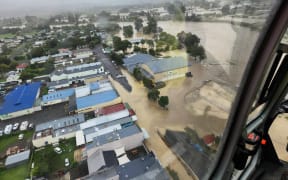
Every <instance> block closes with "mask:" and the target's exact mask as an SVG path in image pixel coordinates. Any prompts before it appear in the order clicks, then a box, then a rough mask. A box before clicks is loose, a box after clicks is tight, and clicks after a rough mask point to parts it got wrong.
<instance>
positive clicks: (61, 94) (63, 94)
mask: <svg viewBox="0 0 288 180" xmlns="http://www.w3.org/2000/svg"><path fill="white" fill-rule="evenodd" d="M74 93H75V90H74V89H73V88H70V89H65V90H61V91H55V92H52V93H49V94H47V95H44V96H43V97H42V102H43V103H46V102H49V101H54V100H58V99H64V98H67V97H69V96H72V95H73V94H74Z"/></svg>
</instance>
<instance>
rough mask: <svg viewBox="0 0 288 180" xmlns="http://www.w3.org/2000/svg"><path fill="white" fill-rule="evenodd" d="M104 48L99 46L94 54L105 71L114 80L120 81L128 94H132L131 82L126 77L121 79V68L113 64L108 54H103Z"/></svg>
mask: <svg viewBox="0 0 288 180" xmlns="http://www.w3.org/2000/svg"><path fill="white" fill-rule="evenodd" d="M102 48H103V47H102V46H100V45H99V46H97V47H96V48H95V49H94V50H93V52H94V53H95V54H96V56H97V57H98V59H99V61H100V62H102V64H103V65H104V67H105V69H106V70H108V71H109V72H110V75H111V77H112V78H113V79H114V80H116V81H118V82H119V83H120V84H121V85H122V86H123V87H124V88H125V89H126V90H127V91H128V92H131V91H132V87H131V85H130V84H129V82H128V81H127V79H126V77H124V76H123V77H119V75H123V74H122V72H121V70H120V68H119V66H117V65H114V64H113V63H112V61H111V59H110V58H109V57H108V56H107V55H106V54H104V53H103V51H102ZM117 76H118V77H117Z"/></svg>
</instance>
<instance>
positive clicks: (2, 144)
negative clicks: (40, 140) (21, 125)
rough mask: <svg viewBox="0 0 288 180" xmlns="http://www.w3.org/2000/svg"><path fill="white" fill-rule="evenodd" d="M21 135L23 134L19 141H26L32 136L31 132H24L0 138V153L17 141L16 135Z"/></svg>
mask: <svg viewBox="0 0 288 180" xmlns="http://www.w3.org/2000/svg"><path fill="white" fill-rule="evenodd" d="M21 133H23V134H24V138H23V140H21V141H26V140H28V139H30V138H31V137H32V136H33V131H25V132H20V131H17V132H15V133H13V134H10V135H4V136H1V137H0V152H2V151H5V150H6V149H7V148H8V147H9V146H11V145H13V144H14V143H16V142H17V141H19V140H18V135H19V134H21Z"/></svg>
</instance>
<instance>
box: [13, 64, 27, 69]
mask: <svg viewBox="0 0 288 180" xmlns="http://www.w3.org/2000/svg"><path fill="white" fill-rule="evenodd" d="M27 66H28V65H27V64H25V63H22V64H19V65H18V66H16V68H17V69H24V68H26V67H27Z"/></svg>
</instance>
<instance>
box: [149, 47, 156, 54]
mask: <svg viewBox="0 0 288 180" xmlns="http://www.w3.org/2000/svg"><path fill="white" fill-rule="evenodd" d="M149 54H150V55H152V56H155V55H156V51H155V50H154V49H152V48H151V49H149Z"/></svg>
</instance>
